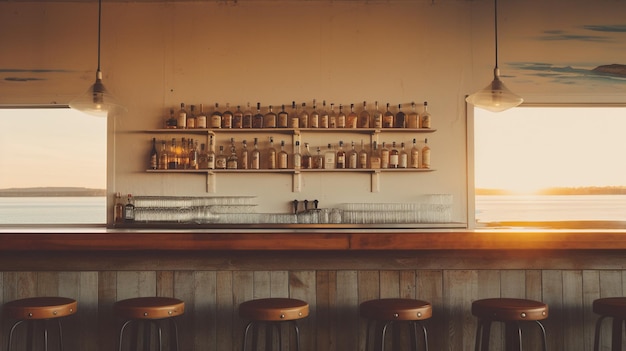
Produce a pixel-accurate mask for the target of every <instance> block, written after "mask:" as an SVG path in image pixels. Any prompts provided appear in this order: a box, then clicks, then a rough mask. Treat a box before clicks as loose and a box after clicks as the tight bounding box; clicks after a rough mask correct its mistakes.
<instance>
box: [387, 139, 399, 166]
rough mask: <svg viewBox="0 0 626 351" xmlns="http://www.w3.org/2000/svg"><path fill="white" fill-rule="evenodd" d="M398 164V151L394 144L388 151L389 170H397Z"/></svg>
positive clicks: (394, 143)
mask: <svg viewBox="0 0 626 351" xmlns="http://www.w3.org/2000/svg"><path fill="white" fill-rule="evenodd" d="M398 163H400V151H398V149H397V148H396V142H395V141H394V142H393V143H392V144H391V150H389V168H398Z"/></svg>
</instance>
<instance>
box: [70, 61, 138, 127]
mask: <svg viewBox="0 0 626 351" xmlns="http://www.w3.org/2000/svg"><path fill="white" fill-rule="evenodd" d="M69 105H70V107H71V108H73V109H75V110H78V111H81V112H84V113H87V114H90V115H93V116H97V117H107V116H108V114H109V112H114V111H117V112H121V111H126V108H125V107H124V106H123V105H122V104H120V102H119V101H118V100H117V99H116V98H115V96H113V95H112V94H111V93H110V92H109V91H108V90H107V88H106V87H105V86H104V84H102V72H101V71H100V70H98V71H97V72H96V82H95V83H93V84H92V85H91V86H90V87H89V89H87V91H85V93H83V94H82V95H80V96H78V97H76V98H75V99H74V100H72V101H70V103H69Z"/></svg>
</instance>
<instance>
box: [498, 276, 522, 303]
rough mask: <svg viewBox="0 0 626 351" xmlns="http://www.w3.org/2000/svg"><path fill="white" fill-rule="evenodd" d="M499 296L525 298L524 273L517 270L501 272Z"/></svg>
mask: <svg viewBox="0 0 626 351" xmlns="http://www.w3.org/2000/svg"><path fill="white" fill-rule="evenodd" d="M500 296H502V297H512V298H520V299H524V298H526V272H525V271H523V270H519V269H515V270H513V269H507V270H501V271H500Z"/></svg>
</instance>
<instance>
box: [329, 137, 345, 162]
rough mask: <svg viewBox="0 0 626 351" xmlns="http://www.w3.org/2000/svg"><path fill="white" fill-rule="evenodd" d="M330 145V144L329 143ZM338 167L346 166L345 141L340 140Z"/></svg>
mask: <svg viewBox="0 0 626 351" xmlns="http://www.w3.org/2000/svg"><path fill="white" fill-rule="evenodd" d="M329 145H330V144H329ZM336 158H337V163H336V165H337V166H336V167H337V168H340V169H341V168H346V152H345V151H343V141H341V140H339V150H337V157H336Z"/></svg>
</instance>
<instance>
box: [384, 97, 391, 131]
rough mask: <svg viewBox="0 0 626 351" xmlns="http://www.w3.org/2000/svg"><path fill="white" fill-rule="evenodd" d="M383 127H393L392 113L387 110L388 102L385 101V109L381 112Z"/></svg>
mask: <svg viewBox="0 0 626 351" xmlns="http://www.w3.org/2000/svg"><path fill="white" fill-rule="evenodd" d="M383 128H393V113H392V112H391V111H389V103H387V111H385V113H384V114H383Z"/></svg>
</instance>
